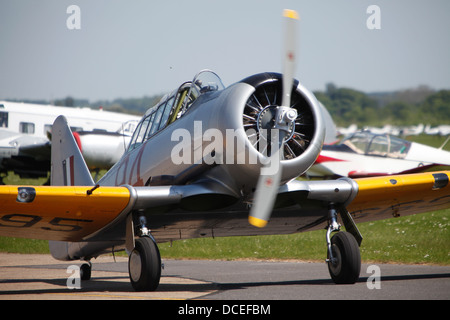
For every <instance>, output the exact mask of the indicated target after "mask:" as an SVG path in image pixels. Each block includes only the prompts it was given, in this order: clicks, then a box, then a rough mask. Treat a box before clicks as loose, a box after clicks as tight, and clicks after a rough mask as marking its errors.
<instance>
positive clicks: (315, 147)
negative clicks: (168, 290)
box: [0, 10, 450, 291]
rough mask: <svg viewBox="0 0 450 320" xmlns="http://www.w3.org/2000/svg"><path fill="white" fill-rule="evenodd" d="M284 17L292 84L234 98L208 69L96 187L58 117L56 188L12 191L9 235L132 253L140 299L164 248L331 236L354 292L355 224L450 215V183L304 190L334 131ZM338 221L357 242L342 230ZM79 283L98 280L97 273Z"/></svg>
mask: <svg viewBox="0 0 450 320" xmlns="http://www.w3.org/2000/svg"><path fill="white" fill-rule="evenodd" d="M284 16H285V20H286V24H287V26H286V28H287V30H286V39H285V49H284V60H285V63H284V71H283V75H281V74H278V73H261V74H256V75H253V76H250V77H248V78H245V79H243V80H241V81H239V82H237V83H235V84H232V85H230V86H229V87H227V88H225V87H224V86H223V84H222V82H221V81H220V78H219V77H218V76H217V75H216V74H215V73H213V72H211V71H208V70H207V71H202V72H200V73H199V74H197V75H196V76H195V77H194V79H193V80H192V81H187V82H185V83H183V84H181V85H180V86H179V87H178V88H177V89H176V90H175V91H173V92H172V93H171V94H168V95H167V96H165V97H164V98H163V99H162V100H161V101H160V102H159V103H158V104H157V105H156V106H154V107H152V108H150V109H149V110H148V111H147V112H146V113H145V115H144V116H143V118H142V119H141V121H140V122H139V124H138V125H137V128H136V130H135V132H134V134H133V137H132V138H131V141H130V144H129V146H128V149H127V151H126V152H125V154H124V155H123V157H122V158H121V159H120V160H119V161H118V162H117V163H116V164H115V165H114V166H113V167H112V168H111V169H110V170H109V171H108V172H107V173H106V174H105V176H103V178H102V179H100V180H99V181H98V182H97V183H96V184H95V183H94V181H93V180H92V177H91V175H90V173H89V170H88V168H87V166H86V164H85V162H84V159H83V157H82V155H81V153H80V151H79V149H78V147H77V144H76V141H75V139H74V137H73V134H72V132H71V131H70V127H69V124H68V123H67V120H66V119H65V118H64V117H63V116H60V117H58V118H57V119H56V120H55V123H54V125H53V135H52V155H51V161H52V174H51V186H42V187H30V186H0V235H3V236H14V237H25V238H37V239H46V240H50V241H49V247H50V251H51V253H52V255H53V257H54V258H56V259H59V260H85V261H90V260H91V259H92V258H95V257H97V256H98V255H100V254H102V253H107V252H112V251H116V250H123V249H125V250H126V251H127V253H128V255H129V259H128V270H129V277H130V282H131V284H132V287H133V288H134V289H135V290H138V291H141V290H156V289H157V287H158V284H159V281H160V277H161V257H160V253H159V250H158V245H157V243H161V242H167V241H174V240H179V239H189V238H199V237H222V236H238V235H265V234H288V233H297V232H303V231H308V230H315V229H320V228H326V229H327V232H326V239H325V240H326V245H327V263H328V269H329V272H330V275H331V278H332V279H333V281H334V282H336V283H338V284H341V283H344V284H348V283H354V282H356V281H357V280H358V278H359V273H360V268H361V258H360V251H359V246H360V245H361V241H362V236H361V234H360V232H359V231H358V228H357V227H356V224H355V221H361V222H362V221H370V220H377V219H384V218H389V217H392V216H400V215H408V214H414V213H419V212H426V211H430V210H437V209H441V208H447V207H449V206H450V186H449V184H448V182H449V172H435V173H424V174H416V175H402V176H389V177H376V178H367V179H355V180H352V179H349V178H342V179H338V180H325V181H300V180H296V178H297V177H298V176H300V175H301V174H303V173H304V172H305V171H306V170H307V169H308V168H310V167H311V166H312V165H313V163H314V162H315V160H316V159H317V157H318V156H319V153H320V151H321V149H322V145H323V140H324V136H325V129H326V128H325V122H324V120H323V117H322V111H321V110H322V109H321V107H320V105H319V103H318V102H317V100H316V98H315V97H314V95H313V94H312V93H311V92H309V91H308V90H307V89H306V88H305V87H303V86H302V85H301V84H300V83H299V81H298V80H295V79H294V78H293V76H294V68H295V62H296V58H297V57H296V51H295V39H296V24H297V20H298V15H297V13H296V12H295V11H291V10H286V11H285V12H284ZM249 222H250V223H249ZM340 223H342V224H343V225H344V227H345V229H346V231H340V232H337V231H339V230H340ZM334 232H337V233H335V234H334V235H333V237H331V234H332V233H334ZM81 274H82V276H81V277H82V279H89V278H90V275H91V267H90V262H89V264H83V265H82V267H81Z"/></svg>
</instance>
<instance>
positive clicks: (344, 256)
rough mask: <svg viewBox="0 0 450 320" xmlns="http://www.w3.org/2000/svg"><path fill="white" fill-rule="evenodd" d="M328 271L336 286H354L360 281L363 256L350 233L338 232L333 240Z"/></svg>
mask: <svg viewBox="0 0 450 320" xmlns="http://www.w3.org/2000/svg"><path fill="white" fill-rule="evenodd" d="M327 261H328V270H329V272H330V275H331V278H332V279H333V281H334V282H335V283H336V284H353V283H355V282H356V281H357V280H358V279H359V273H360V271H361V255H360V253H359V246H358V243H357V242H356V240H355V237H353V235H351V234H350V233H348V232H338V233H336V234H335V235H334V236H333V237H332V238H331V257H330V254H328V259H327Z"/></svg>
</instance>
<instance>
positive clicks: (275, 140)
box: [248, 10, 298, 228]
mask: <svg viewBox="0 0 450 320" xmlns="http://www.w3.org/2000/svg"><path fill="white" fill-rule="evenodd" d="M284 17H285V18H287V20H286V33H285V39H284V40H285V44H284V58H283V59H284V67H283V69H284V70H283V98H282V103H281V106H279V107H278V110H277V114H276V118H275V124H274V127H273V130H271V139H270V140H271V141H270V142H269V141H268V143H271V146H272V147H271V150H272V154H271V155H270V157H269V159H268V160H269V162H268V163H267V164H266V165H265V166H264V167H263V168H261V175H260V177H259V179H258V183H257V185H256V191H255V198H254V199H253V206H252V208H251V210H250V214H249V217H248V220H249V223H250V224H252V225H254V226H255V227H259V228H262V227H264V226H266V224H267V222H268V221H269V219H270V215H271V213H272V210H273V206H274V203H275V200H276V197H277V194H278V189H279V186H280V181H281V163H280V160H281V157H282V155H283V150H284V142H285V141H284V138H285V137H286V135H287V133H288V131H289V124H290V123H292V122H293V121H295V118H296V117H297V111H296V110H295V109H293V108H290V106H291V92H292V85H293V82H294V72H295V51H296V50H295V48H296V32H295V29H296V21H297V20H298V14H297V12H296V11H293V10H284Z"/></svg>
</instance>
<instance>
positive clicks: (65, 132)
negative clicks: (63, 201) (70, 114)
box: [51, 116, 95, 186]
mask: <svg viewBox="0 0 450 320" xmlns="http://www.w3.org/2000/svg"><path fill="white" fill-rule="evenodd" d="M51 185H52V186H93V185H95V184H94V180H93V179H92V176H91V173H90V172H89V169H88V167H87V165H86V162H85V161H84V158H83V156H82V154H81V152H80V149H79V148H78V145H77V144H76V142H75V138H74V137H73V134H72V131H71V130H70V128H69V125H68V123H67V119H66V118H65V117H64V116H59V117H58V118H56V120H55V122H54V123H53V127H52V167H51Z"/></svg>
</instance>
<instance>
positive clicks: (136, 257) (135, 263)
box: [129, 250, 142, 282]
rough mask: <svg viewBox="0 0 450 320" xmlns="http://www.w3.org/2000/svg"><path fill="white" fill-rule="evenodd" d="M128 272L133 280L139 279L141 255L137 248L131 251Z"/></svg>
mask: <svg viewBox="0 0 450 320" xmlns="http://www.w3.org/2000/svg"><path fill="white" fill-rule="evenodd" d="M129 272H130V276H131V279H133V281H135V282H137V281H139V279H140V277H141V273H142V262H141V256H140V254H139V252H138V251H137V250H133V252H131V255H130V266H129Z"/></svg>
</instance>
